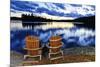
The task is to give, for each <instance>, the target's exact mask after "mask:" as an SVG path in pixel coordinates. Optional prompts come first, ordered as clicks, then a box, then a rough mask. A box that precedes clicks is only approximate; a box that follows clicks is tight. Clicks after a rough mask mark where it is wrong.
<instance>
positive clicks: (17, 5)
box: [10, 0, 95, 19]
mask: <svg viewBox="0 0 100 67" xmlns="http://www.w3.org/2000/svg"><path fill="white" fill-rule="evenodd" d="M10 8H11V16H16V17H21V14H31V13H33V14H34V15H36V16H42V17H45V18H50V19H57V18H59V19H66V18H67V19H73V18H78V17H83V16H93V15H95V5H87V4H71V3H70V4H69V3H55V2H36V1H19V0H17V1H16V0H12V1H11V6H10Z"/></svg>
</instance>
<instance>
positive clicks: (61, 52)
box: [61, 51, 64, 60]
mask: <svg viewBox="0 0 100 67" xmlns="http://www.w3.org/2000/svg"><path fill="white" fill-rule="evenodd" d="M61 54H62V56H63V60H64V53H63V51H61Z"/></svg>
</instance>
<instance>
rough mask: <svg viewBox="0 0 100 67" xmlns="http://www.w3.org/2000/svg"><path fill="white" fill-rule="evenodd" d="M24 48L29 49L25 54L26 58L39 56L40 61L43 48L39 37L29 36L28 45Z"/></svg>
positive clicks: (27, 38)
mask: <svg viewBox="0 0 100 67" xmlns="http://www.w3.org/2000/svg"><path fill="white" fill-rule="evenodd" d="M24 49H25V50H26V51H27V54H26V55H24V59H26V58H35V57H39V60H38V61H40V60H41V48H40V43H39V38H38V37H35V36H27V37H26V45H25V48H24ZM36 61H37V60H36Z"/></svg>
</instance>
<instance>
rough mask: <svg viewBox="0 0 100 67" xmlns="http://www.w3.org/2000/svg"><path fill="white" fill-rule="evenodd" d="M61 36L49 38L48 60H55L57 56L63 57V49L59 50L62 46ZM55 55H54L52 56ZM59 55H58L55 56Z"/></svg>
mask: <svg viewBox="0 0 100 67" xmlns="http://www.w3.org/2000/svg"><path fill="white" fill-rule="evenodd" d="M61 40H62V38H61V37H60V36H53V37H51V38H50V43H49V58H50V60H55V59H59V58H63V51H62V50H61V47H62V42H61ZM52 55H53V56H55V57H52ZM57 55H60V56H57Z"/></svg>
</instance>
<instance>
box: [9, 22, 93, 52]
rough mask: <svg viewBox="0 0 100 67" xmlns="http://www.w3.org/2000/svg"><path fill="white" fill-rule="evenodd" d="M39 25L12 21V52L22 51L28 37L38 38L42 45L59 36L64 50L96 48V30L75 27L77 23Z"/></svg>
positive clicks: (45, 23)
mask: <svg viewBox="0 0 100 67" xmlns="http://www.w3.org/2000/svg"><path fill="white" fill-rule="evenodd" d="M31 23H32V22H31ZM39 23H40V22H34V24H36V25H31V24H30V25H23V24H22V21H18V20H17V21H15V20H11V25H10V28H11V36H10V37H11V50H15V51H22V50H23V46H24V45H25V37H26V36H27V35H34V36H38V37H39V39H40V41H41V43H47V42H48V41H49V39H50V37H51V36H56V35H59V36H61V37H62V42H63V43H64V44H63V47H62V48H70V47H78V46H84V47H86V46H95V30H93V29H88V28H84V27H78V26H75V25H74V23H76V22H41V23H42V24H39ZM78 23H79V22H78ZM38 24H39V25H38ZM79 24H80V23H79ZM42 45H43V44H42Z"/></svg>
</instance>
